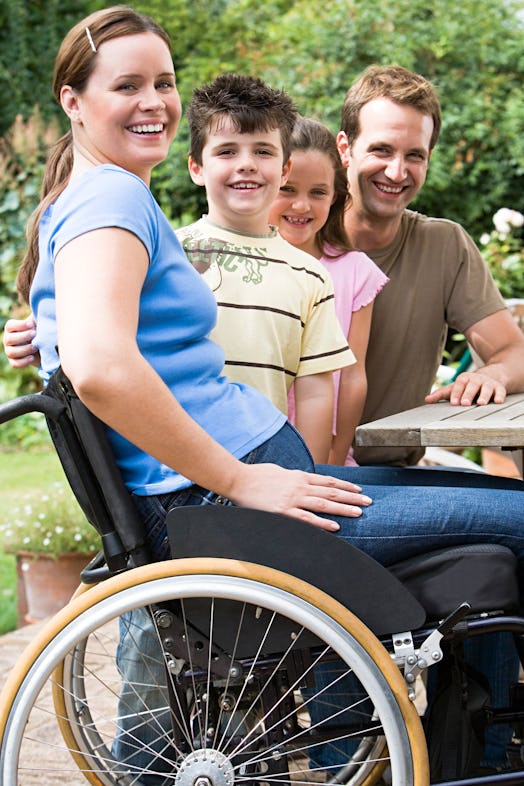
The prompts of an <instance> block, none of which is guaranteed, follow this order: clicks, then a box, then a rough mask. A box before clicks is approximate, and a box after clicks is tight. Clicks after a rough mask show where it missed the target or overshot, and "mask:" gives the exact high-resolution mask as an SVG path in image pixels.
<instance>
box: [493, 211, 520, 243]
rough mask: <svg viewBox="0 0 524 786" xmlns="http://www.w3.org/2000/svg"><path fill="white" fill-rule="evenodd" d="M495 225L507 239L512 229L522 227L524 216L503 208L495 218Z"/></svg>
mask: <svg viewBox="0 0 524 786" xmlns="http://www.w3.org/2000/svg"><path fill="white" fill-rule="evenodd" d="M493 223H494V224H495V229H496V230H497V232H498V233H499V234H500V235H502V236H503V237H505V236H506V235H509V233H510V232H511V229H512V227H521V226H522V225H523V224H524V215H522V213H519V211H518V210H510V209H509V208H508V207H501V208H500V210H497V212H496V213H495V215H494V216H493Z"/></svg>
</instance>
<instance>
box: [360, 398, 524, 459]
mask: <svg viewBox="0 0 524 786" xmlns="http://www.w3.org/2000/svg"><path fill="white" fill-rule="evenodd" d="M355 441H356V444H357V445H362V446H368V447H370V446H373V447H380V446H386V445H387V446H392V445H395V446H417V447H430V446H440V447H451V448H455V447H456V448H467V447H476V446H478V447H499V448H503V449H504V448H505V449H513V450H515V449H518V451H519V455H518V458H519V459H520V468H521V471H522V457H523V452H524V393H515V394H513V395H510V396H507V398H506V401H505V402H504V404H487V405H485V406H482V407H479V406H477V405H473V406H471V407H460V406H456V407H455V406H452V405H451V404H449V403H448V402H439V403H438V404H424V405H423V406H421V407H416V408H415V409H409V410H406V411H405V412H399V413H398V414H397V415H390V416H389V417H385V418H381V419H380V420H374V421H372V422H370V423H365V424H363V425H362V426H359V427H358V428H357V430H356V435H355Z"/></svg>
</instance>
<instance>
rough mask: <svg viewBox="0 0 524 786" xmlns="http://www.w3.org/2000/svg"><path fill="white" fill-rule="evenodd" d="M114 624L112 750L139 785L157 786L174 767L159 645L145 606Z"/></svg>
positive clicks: (162, 782)
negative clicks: (116, 685)
mask: <svg viewBox="0 0 524 786" xmlns="http://www.w3.org/2000/svg"><path fill="white" fill-rule="evenodd" d="M119 625H120V639H119V643H118V649H117V654H116V662H117V666H118V670H119V672H120V676H121V678H122V685H121V689H120V696H119V700H118V728H117V732H116V736H115V739H114V742H113V747H112V753H113V756H114V757H115V759H116V760H117V761H118V762H120V763H121V764H122V765H123V767H122V769H123V771H124V772H125V771H129V772H130V773H131V774H132V775H135V776H136V775H138V776H139V778H140V783H141V784H143V785H144V786H162V784H164V783H165V778H164V776H163V775H162V773H170V772H171V773H172V771H173V762H172V755H173V751H172V750H171V745H170V732H171V716H170V711H169V699H168V694H167V684H166V671H165V667H164V659H163V656H162V648H161V647H160V645H159V642H158V637H157V634H156V630H155V627H154V625H153V622H152V619H151V617H150V615H149V614H148V612H147V611H146V609H144V608H138V609H134V610H133V611H130V612H126V613H125V614H123V615H122V617H121V618H120V621H119ZM147 770H149V771H150V773H149V774H145V771H147Z"/></svg>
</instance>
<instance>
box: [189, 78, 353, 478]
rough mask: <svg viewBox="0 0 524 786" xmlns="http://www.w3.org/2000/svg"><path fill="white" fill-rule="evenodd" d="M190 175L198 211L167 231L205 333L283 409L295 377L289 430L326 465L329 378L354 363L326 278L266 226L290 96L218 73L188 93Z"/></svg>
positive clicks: (280, 176) (285, 148) (287, 129)
mask: <svg viewBox="0 0 524 786" xmlns="http://www.w3.org/2000/svg"><path fill="white" fill-rule="evenodd" d="M186 116H187V120H188V123H189V128H190V132H191V145H190V156H189V172H190V175H191V178H192V180H193V182H194V183H196V184H197V185H201V186H204V187H205V189H206V195H207V201H208V214H207V216H203V217H202V218H201V219H200V220H199V221H197V222H196V223H194V224H191V225H190V226H188V227H184V228H182V229H181V230H179V231H178V232H177V235H178V237H179V239H180V241H181V243H182V245H183V247H184V250H185V252H186V254H187V255H188V257H189V259H190V260H191V262H192V263H193V264H194V265H195V267H197V269H198V270H200V271H201V272H203V275H204V278H205V279H206V280H207V282H208V284H209V286H210V287H211V289H212V290H213V292H214V294H215V297H216V300H217V303H218V321H217V325H216V328H215V330H214V331H213V333H212V335H211V337H212V338H213V340H214V341H216V342H217V343H218V344H220V346H222V348H223V349H224V352H225V356H226V361H225V365H226V372H227V374H228V376H229V377H230V378H231V379H233V380H234V381H239V382H246V383H248V384H250V385H252V386H253V387H255V388H257V389H258V390H260V391H262V392H263V393H265V395H267V396H268V397H269V398H270V399H271V400H272V401H273V402H274V403H275V405H276V406H278V407H279V408H280V409H281V410H282V411H284V412H286V413H287V393H288V390H289V388H290V386H291V384H292V383H293V381H295V396H296V412H297V416H296V423H297V428H298V430H299V431H300V432H301V434H302V435H303V437H304V439H305V441H306V443H307V444H308V447H309V448H310V450H311V453H312V455H313V458H314V459H315V461H317V462H319V463H321V462H325V461H326V460H327V456H328V453H329V447H330V441H331V427H332V418H333V382H332V372H333V371H335V370H336V369H339V368H342V367H344V366H347V365H350V364H351V363H353V362H354V356H353V353H352V352H351V350H350V349H349V348H348V345H347V341H346V339H345V337H344V334H343V332H342V330H341V328H340V325H339V323H338V320H337V317H336V314H335V310H334V296H333V286H332V283H331V279H330V278H329V274H328V273H327V272H326V270H325V268H324V267H323V266H322V265H321V264H320V262H318V261H317V260H316V259H315V258H314V257H312V256H310V255H309V254H306V253H305V252H303V251H300V250H298V249H296V248H295V247H294V246H292V245H291V244H289V243H287V242H286V241H285V240H283V238H281V237H280V235H279V234H278V233H277V231H276V229H275V227H272V226H270V225H269V219H268V216H269V209H270V206H271V204H272V202H273V200H274V198H275V197H276V195H277V194H278V192H279V189H280V187H281V186H282V185H284V183H285V182H286V179H287V175H288V173H289V139H290V136H291V132H292V130H293V126H294V123H295V120H296V110H295V108H294V106H293V103H292V101H291V99H290V97H289V96H288V95H287V94H286V93H284V92H282V91H276V90H273V89H272V88H270V87H269V86H268V85H266V84H265V83H264V82H262V81H261V80H260V79H256V78H253V77H248V76H240V75H236V74H225V75H222V76H219V77H218V78H217V79H215V80H214V81H213V82H212V83H211V84H209V85H205V86H204V87H202V88H199V89H197V90H195V91H194V93H193V97H192V99H191V102H190V104H189V106H188V109H187V113H186Z"/></svg>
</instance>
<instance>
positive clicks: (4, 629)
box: [0, 551, 17, 636]
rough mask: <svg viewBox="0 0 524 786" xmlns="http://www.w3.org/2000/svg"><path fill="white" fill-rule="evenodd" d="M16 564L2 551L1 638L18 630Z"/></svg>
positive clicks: (0, 565) (0, 582)
mask: <svg viewBox="0 0 524 786" xmlns="http://www.w3.org/2000/svg"><path fill="white" fill-rule="evenodd" d="M16 616H17V615H16V563H15V558H14V556H13V555H12V554H3V553H2V551H0V636H2V635H3V634H4V633H8V632H9V631H10V630H14V629H15V628H16Z"/></svg>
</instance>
